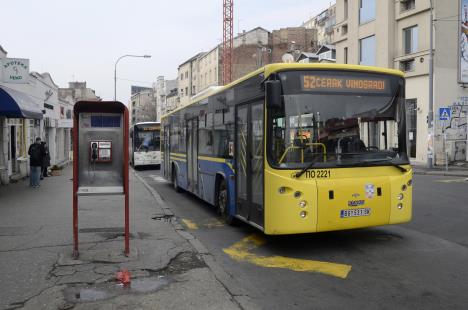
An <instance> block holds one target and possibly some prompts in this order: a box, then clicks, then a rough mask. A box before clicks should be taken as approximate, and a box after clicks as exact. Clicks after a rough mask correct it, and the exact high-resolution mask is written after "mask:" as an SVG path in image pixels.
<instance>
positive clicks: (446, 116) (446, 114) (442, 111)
mask: <svg viewBox="0 0 468 310" xmlns="http://www.w3.org/2000/svg"><path fill="white" fill-rule="evenodd" d="M451 116H452V109H450V108H439V120H440V121H449V120H450V117H451Z"/></svg>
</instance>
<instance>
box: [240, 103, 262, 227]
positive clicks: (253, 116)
mask: <svg viewBox="0 0 468 310" xmlns="http://www.w3.org/2000/svg"><path fill="white" fill-rule="evenodd" d="M263 130H264V127H263V100H259V101H255V102H254V103H251V104H247V105H240V106H237V107H236V147H235V150H236V151H235V152H236V156H235V158H236V197H237V198H236V200H237V201H236V202H237V214H238V215H240V216H242V217H243V218H245V219H246V220H248V221H250V222H253V223H255V224H258V225H260V226H261V227H263V225H264V212H263Z"/></svg>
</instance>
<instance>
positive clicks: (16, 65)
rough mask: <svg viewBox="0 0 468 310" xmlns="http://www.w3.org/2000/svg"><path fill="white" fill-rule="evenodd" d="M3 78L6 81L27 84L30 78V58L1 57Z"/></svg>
mask: <svg viewBox="0 0 468 310" xmlns="http://www.w3.org/2000/svg"><path fill="white" fill-rule="evenodd" d="M0 64H1V79H2V81H3V82H4V83H15V84H25V83H28V78H29V59H22V58H3V59H0Z"/></svg>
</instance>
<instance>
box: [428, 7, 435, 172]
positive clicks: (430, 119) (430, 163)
mask: <svg viewBox="0 0 468 310" xmlns="http://www.w3.org/2000/svg"><path fill="white" fill-rule="evenodd" d="M430 12H431V13H430V31H429V36H430V38H429V114H428V115H427V133H428V135H431V138H430V139H429V141H428V143H429V145H428V150H427V168H429V169H432V168H433V167H434V161H433V159H434V157H435V152H434V38H433V37H434V16H433V1H432V0H431V10H430Z"/></svg>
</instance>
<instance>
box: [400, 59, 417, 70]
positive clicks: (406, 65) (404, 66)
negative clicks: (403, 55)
mask: <svg viewBox="0 0 468 310" xmlns="http://www.w3.org/2000/svg"><path fill="white" fill-rule="evenodd" d="M400 70H401V71H403V72H409V71H414V59H409V60H405V61H402V62H400Z"/></svg>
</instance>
